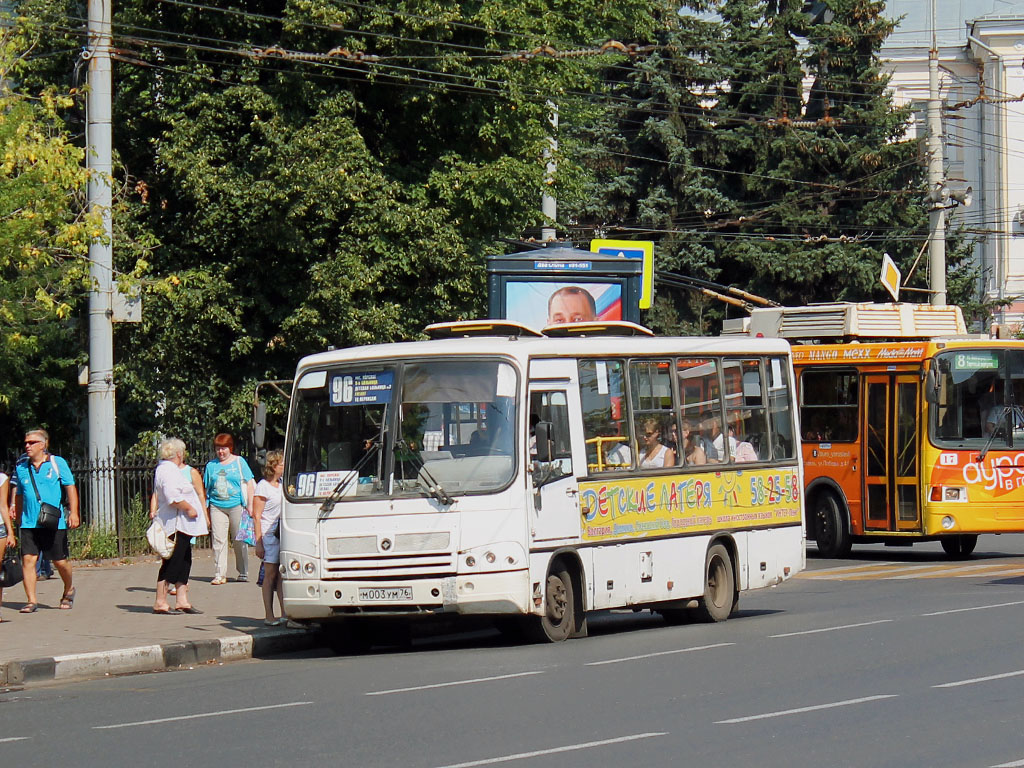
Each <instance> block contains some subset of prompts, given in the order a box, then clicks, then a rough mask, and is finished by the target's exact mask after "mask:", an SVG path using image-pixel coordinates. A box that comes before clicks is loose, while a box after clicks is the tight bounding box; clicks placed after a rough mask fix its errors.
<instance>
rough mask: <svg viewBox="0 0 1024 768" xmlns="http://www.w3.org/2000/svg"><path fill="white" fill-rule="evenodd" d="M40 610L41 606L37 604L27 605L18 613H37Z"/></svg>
mask: <svg viewBox="0 0 1024 768" xmlns="http://www.w3.org/2000/svg"><path fill="white" fill-rule="evenodd" d="M38 610H39V605H38V604H36V603H25V607H24V608H22V609H21V610H20V611H18V613H35V612H36V611H38Z"/></svg>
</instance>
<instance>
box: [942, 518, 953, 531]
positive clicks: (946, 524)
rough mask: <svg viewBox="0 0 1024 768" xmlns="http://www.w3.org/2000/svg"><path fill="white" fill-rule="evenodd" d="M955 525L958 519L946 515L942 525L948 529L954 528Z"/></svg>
mask: <svg viewBox="0 0 1024 768" xmlns="http://www.w3.org/2000/svg"><path fill="white" fill-rule="evenodd" d="M955 525H956V520H954V519H953V517H952V516H951V515H946V516H945V517H943V518H942V527H943V528H945V529H946V530H947V531H951V530H953V527H954V526H955Z"/></svg>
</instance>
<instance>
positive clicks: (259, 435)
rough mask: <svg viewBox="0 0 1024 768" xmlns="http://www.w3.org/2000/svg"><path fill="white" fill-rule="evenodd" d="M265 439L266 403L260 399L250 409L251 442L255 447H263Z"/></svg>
mask: <svg viewBox="0 0 1024 768" xmlns="http://www.w3.org/2000/svg"><path fill="white" fill-rule="evenodd" d="M266 439H267V404H266V403H264V402H263V401H262V400H261V401H260V402H258V403H256V405H255V406H253V409H252V442H253V445H255V446H256V448H257V449H260V448H262V447H263V443H264V441H266Z"/></svg>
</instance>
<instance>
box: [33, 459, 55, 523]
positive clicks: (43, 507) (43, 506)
mask: <svg viewBox="0 0 1024 768" xmlns="http://www.w3.org/2000/svg"><path fill="white" fill-rule="evenodd" d="M28 479H29V480H31V481H32V490H33V491H35V492H36V501H38V502H39V516H38V517H37V518H36V528H45V529H46V530H48V531H56V530H57V529H58V528H59V527H60V518H61V516H62V514H63V513H62V512H61V511H60V507H55V506H53V504H47V503H46V502H45V501H43V498H42V496H40V495H39V486H37V485H36V473H35V468H34V467H33V466H32V462H29V464H28ZM58 482H60V480H59V479H58Z"/></svg>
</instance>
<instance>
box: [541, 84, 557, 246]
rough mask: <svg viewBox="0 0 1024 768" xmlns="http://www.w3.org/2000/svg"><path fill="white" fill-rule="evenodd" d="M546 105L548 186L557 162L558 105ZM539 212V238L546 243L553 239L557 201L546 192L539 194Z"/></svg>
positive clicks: (552, 180) (545, 157) (551, 180)
mask: <svg viewBox="0 0 1024 768" xmlns="http://www.w3.org/2000/svg"><path fill="white" fill-rule="evenodd" d="M547 105H548V108H549V109H550V110H551V112H550V113H549V114H548V122H549V123H550V124H551V135H550V136H548V148H547V149H545V150H544V159H545V160H546V161H547V176H545V177H544V183H545V184H547V185H548V186H550V185H552V184H554V183H555V171H557V170H558V163H557V161H556V160H555V152H557V151H558V139H557V138H556V135H557V133H558V105H557V104H555V103H554V102H553V101H549V102H548V103H547ZM540 212H541V213H542V214H543V215H544V224H545V226H543V227H541V230H540V239H541V240H543V241H544V242H545V243H547V242H550V241H552V240H554V239H555V235H556V232H555V222H556V221H557V219H558V202H557V201H556V200H555V198H554V197H552V196H551V195H549V194H548V193H547V192H545V193H544V194H543V195H541V199H540ZM549 222H550V223H549Z"/></svg>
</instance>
